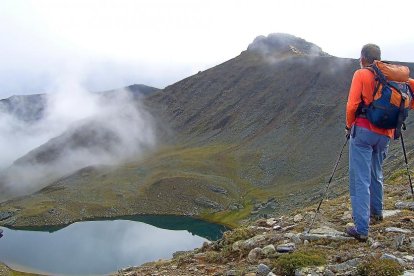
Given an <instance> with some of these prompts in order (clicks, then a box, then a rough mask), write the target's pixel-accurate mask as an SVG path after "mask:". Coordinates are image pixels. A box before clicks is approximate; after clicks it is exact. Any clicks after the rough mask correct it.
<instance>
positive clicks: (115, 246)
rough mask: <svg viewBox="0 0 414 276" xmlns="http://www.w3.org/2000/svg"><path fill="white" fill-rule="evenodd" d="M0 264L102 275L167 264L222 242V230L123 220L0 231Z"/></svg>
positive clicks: (197, 223) (174, 221)
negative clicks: (182, 253) (208, 244)
mask: <svg viewBox="0 0 414 276" xmlns="http://www.w3.org/2000/svg"><path fill="white" fill-rule="evenodd" d="M2 229H3V237H2V238H0V262H3V263H5V264H7V265H8V266H10V267H12V268H15V269H21V270H25V271H30V272H38V273H40V272H43V273H48V274H52V275H105V274H108V273H111V272H115V271H117V270H118V269H120V268H125V267H128V266H137V265H140V264H143V263H145V262H149V261H155V260H158V259H167V258H171V257H172V253H174V252H176V251H181V250H192V249H194V248H197V247H200V246H201V245H202V244H203V242H205V241H207V240H217V239H219V238H221V236H222V233H223V232H224V231H225V230H226V228H225V227H223V226H221V225H217V224H211V223H207V222H205V221H201V220H196V219H191V218H188V217H176V216H139V217H123V218H120V219H117V220H111V221H103V220H102V221H86V222H77V223H73V224H71V225H69V226H67V227H64V228H56V227H52V228H42V229H41V228H35V229H20V230H16V229H8V228H5V227H2Z"/></svg>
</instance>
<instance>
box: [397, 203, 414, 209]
mask: <svg viewBox="0 0 414 276" xmlns="http://www.w3.org/2000/svg"><path fill="white" fill-rule="evenodd" d="M395 208H397V209H402V210H412V211H413V210H414V202H413V201H406V202H403V201H399V202H397V203H395Z"/></svg>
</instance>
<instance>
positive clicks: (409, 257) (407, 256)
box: [403, 255, 414, 263]
mask: <svg viewBox="0 0 414 276" xmlns="http://www.w3.org/2000/svg"><path fill="white" fill-rule="evenodd" d="M403 259H404V260H406V261H408V262H410V263H412V262H414V256H411V255H405V256H403Z"/></svg>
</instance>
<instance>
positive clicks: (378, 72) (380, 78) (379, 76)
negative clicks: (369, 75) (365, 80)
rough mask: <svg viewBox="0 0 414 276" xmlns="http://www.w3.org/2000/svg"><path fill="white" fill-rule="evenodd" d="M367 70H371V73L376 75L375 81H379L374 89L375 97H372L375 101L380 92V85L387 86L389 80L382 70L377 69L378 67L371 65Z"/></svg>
mask: <svg viewBox="0 0 414 276" xmlns="http://www.w3.org/2000/svg"><path fill="white" fill-rule="evenodd" d="M367 68H369V69H368V70H370V71H371V72H373V73H374V75H375V80H376V81H377V84H376V85H375V89H374V95H373V96H372V99H374V98H375V95H376V94H377V92H378V89H379V86H380V84H382V85H386V84H387V78H386V77H385V76H384V74H383V73H382V72H381V70H380V69H379V68H378V67H377V65H375V64H371V65H369V66H368V67H367Z"/></svg>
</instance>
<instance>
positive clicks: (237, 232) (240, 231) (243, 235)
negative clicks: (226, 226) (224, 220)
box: [223, 227, 254, 244]
mask: <svg viewBox="0 0 414 276" xmlns="http://www.w3.org/2000/svg"><path fill="white" fill-rule="evenodd" d="M253 236H254V231H253V230H252V229H249V228H247V227H240V228H236V229H234V230H232V231H226V232H224V234H223V240H224V242H225V244H233V243H234V242H236V241H240V240H247V239H250V238H251V237H253Z"/></svg>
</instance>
